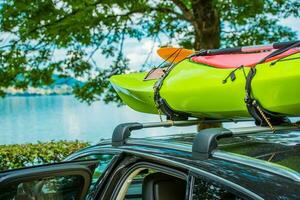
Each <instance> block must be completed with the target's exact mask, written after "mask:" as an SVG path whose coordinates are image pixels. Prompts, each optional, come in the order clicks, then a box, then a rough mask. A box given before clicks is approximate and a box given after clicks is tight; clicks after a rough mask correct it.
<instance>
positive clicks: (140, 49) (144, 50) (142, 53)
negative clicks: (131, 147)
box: [94, 17, 300, 70]
mask: <svg viewBox="0 0 300 200" xmlns="http://www.w3.org/2000/svg"><path fill="white" fill-rule="evenodd" d="M280 24H282V25H285V26H288V27H290V28H292V30H294V31H296V32H297V33H298V39H300V19H299V18H293V17H290V18H287V19H283V20H281V22H280ZM152 47H154V48H153V52H152V53H151V56H150V58H149V60H148V64H147V65H148V66H155V65H158V64H159V63H160V62H162V59H160V58H159V57H158V56H157V54H156V50H157V49H158V48H159V43H158V42H156V43H154V42H153V41H152V40H151V39H149V38H146V39H143V40H142V41H136V40H133V39H129V40H127V41H126V42H125V43H124V53H125V55H127V58H129V59H130V63H129V67H130V69H132V70H139V69H141V66H142V65H143V64H144V62H145V60H146V58H147V56H148V55H149V53H150V52H151V49H152ZM94 60H95V61H96V63H99V65H101V66H108V64H109V60H107V59H105V58H104V57H103V56H101V55H99V54H95V56H94Z"/></svg>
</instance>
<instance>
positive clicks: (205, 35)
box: [191, 0, 220, 50]
mask: <svg viewBox="0 0 300 200" xmlns="http://www.w3.org/2000/svg"><path fill="white" fill-rule="evenodd" d="M212 1H213V0H191V2H192V10H193V15H194V20H193V26H194V29H195V43H194V49H195V50H200V49H213V48H219V46H220V16H219V13H218V11H217V10H216V9H215V8H214V5H213V2H212Z"/></svg>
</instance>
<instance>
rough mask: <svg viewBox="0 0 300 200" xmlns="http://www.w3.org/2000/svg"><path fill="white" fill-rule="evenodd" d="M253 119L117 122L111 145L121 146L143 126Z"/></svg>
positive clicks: (189, 124) (169, 125)
mask: <svg viewBox="0 0 300 200" xmlns="http://www.w3.org/2000/svg"><path fill="white" fill-rule="evenodd" d="M245 121H253V119H252V118H241V119H220V120H219V119H217V120H216V119H212V120H199V119H196V120H185V121H170V120H168V121H162V122H150V123H138V122H132V123H123V124H119V125H118V126H117V127H116V128H115V129H114V131H113V135H112V145H113V146H121V145H124V144H125V143H126V140H127V139H128V138H129V137H130V135H131V132H132V131H135V130H140V129H144V128H155V127H171V126H192V125H197V124H211V123H221V122H235V123H237V122H245Z"/></svg>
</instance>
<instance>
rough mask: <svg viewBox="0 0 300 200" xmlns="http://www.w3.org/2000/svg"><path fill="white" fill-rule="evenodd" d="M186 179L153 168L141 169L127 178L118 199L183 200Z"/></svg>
mask: <svg viewBox="0 0 300 200" xmlns="http://www.w3.org/2000/svg"><path fill="white" fill-rule="evenodd" d="M186 184H187V183H186V180H184V179H181V178H178V177H175V176H173V175H170V174H166V173H163V172H159V171H156V170H153V169H139V170H137V171H135V172H133V173H132V174H130V175H129V176H128V178H127V179H126V180H125V182H124V184H123V186H122V188H121V190H120V192H119V194H118V196H117V199H121V200H124V199H125V200H182V199H185V193H186Z"/></svg>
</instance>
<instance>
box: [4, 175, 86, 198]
mask: <svg viewBox="0 0 300 200" xmlns="http://www.w3.org/2000/svg"><path fill="white" fill-rule="evenodd" d="M83 184H84V179H83V177H82V176H79V175H70V176H56V177H47V178H41V179H38V180H37V179H34V180H31V181H24V182H17V183H15V184H10V185H6V186H4V187H1V188H0V199H5V200H6V199H7V200H10V199H16V200H17V199H22V200H27V199H28V200H31V199H56V200H63V199H79V196H80V194H81V191H82V188H83Z"/></svg>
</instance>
